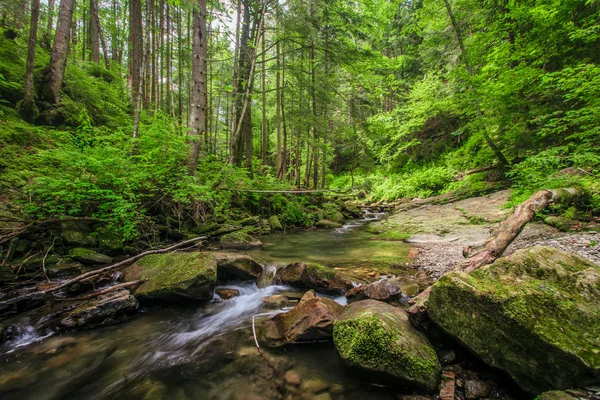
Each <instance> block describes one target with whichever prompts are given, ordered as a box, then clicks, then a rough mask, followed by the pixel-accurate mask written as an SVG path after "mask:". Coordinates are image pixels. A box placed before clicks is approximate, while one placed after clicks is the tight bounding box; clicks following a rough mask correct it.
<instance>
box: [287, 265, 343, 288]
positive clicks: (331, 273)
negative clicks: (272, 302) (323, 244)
mask: <svg viewBox="0 0 600 400" xmlns="http://www.w3.org/2000/svg"><path fill="white" fill-rule="evenodd" d="M276 278H277V279H278V280H279V281H280V282H281V283H283V284H286V285H292V286H295V287H299V288H305V289H315V290H317V291H320V292H324V293H332V294H341V293H344V292H345V291H346V290H349V289H352V283H351V282H350V281H348V280H347V279H346V278H344V277H342V276H341V275H340V274H338V273H337V272H336V271H335V270H333V269H331V268H328V267H324V266H322V265H319V264H316V263H292V264H288V265H286V266H285V267H283V268H281V269H280V270H278V271H277V275H276Z"/></svg>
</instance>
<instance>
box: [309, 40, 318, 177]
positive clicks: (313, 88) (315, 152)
mask: <svg viewBox="0 0 600 400" xmlns="http://www.w3.org/2000/svg"><path fill="white" fill-rule="evenodd" d="M310 71H311V74H310V80H311V97H312V113H313V123H312V129H313V160H314V165H313V188H314V189H317V188H318V187H319V134H318V130H317V124H318V121H317V93H316V92H317V88H316V84H317V82H316V78H315V75H316V72H315V42H314V41H313V42H312V46H311V48H310Z"/></svg>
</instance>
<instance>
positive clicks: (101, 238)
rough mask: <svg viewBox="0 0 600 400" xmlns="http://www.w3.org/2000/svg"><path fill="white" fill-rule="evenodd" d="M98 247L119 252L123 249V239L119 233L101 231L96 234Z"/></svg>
mask: <svg viewBox="0 0 600 400" xmlns="http://www.w3.org/2000/svg"><path fill="white" fill-rule="evenodd" d="M96 238H97V239H98V247H100V248H101V249H104V250H107V251H109V252H118V251H120V250H122V249H123V239H122V238H121V237H120V236H119V235H115V234H114V233H110V232H99V233H98V234H96Z"/></svg>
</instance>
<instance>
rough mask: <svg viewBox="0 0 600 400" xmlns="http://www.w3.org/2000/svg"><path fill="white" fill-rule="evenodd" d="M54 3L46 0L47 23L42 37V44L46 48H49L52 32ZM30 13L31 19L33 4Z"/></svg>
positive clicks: (53, 0) (51, 0) (52, 0)
mask: <svg viewBox="0 0 600 400" xmlns="http://www.w3.org/2000/svg"><path fill="white" fill-rule="evenodd" d="M54 3H55V0H48V23H47V25H46V32H44V37H43V39H42V43H43V45H44V46H45V47H46V48H50V43H52V30H53V29H54ZM31 13H32V15H31V16H32V17H33V4H32V6H31ZM38 13H39V6H38Z"/></svg>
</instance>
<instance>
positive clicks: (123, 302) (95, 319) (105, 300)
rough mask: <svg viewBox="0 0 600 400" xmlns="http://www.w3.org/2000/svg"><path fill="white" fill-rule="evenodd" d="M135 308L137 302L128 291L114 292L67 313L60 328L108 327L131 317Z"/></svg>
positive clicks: (61, 321)
mask: <svg viewBox="0 0 600 400" xmlns="http://www.w3.org/2000/svg"><path fill="white" fill-rule="evenodd" d="M137 308H138V301H137V300H136V299H135V297H133V296H132V295H131V294H130V293H129V290H126V289H120V290H115V291H114V292H109V293H106V294H103V295H101V296H98V297H96V298H95V299H91V300H89V301H86V302H85V303H83V304H82V305H80V306H78V307H77V308H75V309H74V310H71V311H69V312H68V313H67V314H66V315H64V317H63V318H61V320H60V327H61V328H69V329H84V328H93V327H96V326H100V325H110V324H114V323H116V322H120V321H122V320H124V319H126V318H127V317H129V316H131V315H132V314H133V313H134V312H135V310H137Z"/></svg>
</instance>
